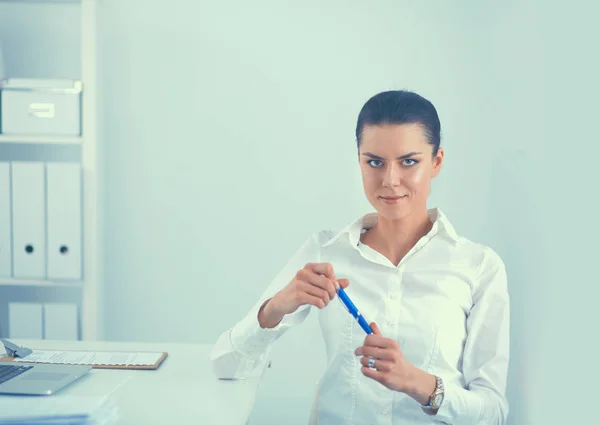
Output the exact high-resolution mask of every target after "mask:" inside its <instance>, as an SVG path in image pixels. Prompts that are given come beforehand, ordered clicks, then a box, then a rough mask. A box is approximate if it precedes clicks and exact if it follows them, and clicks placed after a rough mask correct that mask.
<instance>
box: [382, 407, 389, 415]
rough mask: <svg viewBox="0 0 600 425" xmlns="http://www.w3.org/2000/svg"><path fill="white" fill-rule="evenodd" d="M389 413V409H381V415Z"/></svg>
mask: <svg viewBox="0 0 600 425" xmlns="http://www.w3.org/2000/svg"><path fill="white" fill-rule="evenodd" d="M388 413H389V411H388V410H387V409H385V408H384V409H381V414H382V415H387V414H388Z"/></svg>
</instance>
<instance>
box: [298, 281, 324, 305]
mask: <svg viewBox="0 0 600 425" xmlns="http://www.w3.org/2000/svg"><path fill="white" fill-rule="evenodd" d="M298 289H299V290H300V291H302V292H306V293H307V294H310V295H312V296H315V297H317V298H320V299H322V300H323V302H324V303H325V305H327V304H329V301H331V296H330V294H329V292H327V291H326V290H324V289H321V288H319V287H318V286H315V285H311V284H310V283H306V282H300V284H299V286H298Z"/></svg>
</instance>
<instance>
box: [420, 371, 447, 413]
mask: <svg viewBox="0 0 600 425" xmlns="http://www.w3.org/2000/svg"><path fill="white" fill-rule="evenodd" d="M435 382H436V384H435V390H434V391H433V393H432V394H431V395H430V396H429V403H427V405H425V406H421V408H422V409H423V410H424V411H425V412H426V413H429V414H435V413H436V412H437V411H438V409H439V408H440V407H441V406H442V403H443V402H444V381H442V378H440V377H439V376H436V377H435Z"/></svg>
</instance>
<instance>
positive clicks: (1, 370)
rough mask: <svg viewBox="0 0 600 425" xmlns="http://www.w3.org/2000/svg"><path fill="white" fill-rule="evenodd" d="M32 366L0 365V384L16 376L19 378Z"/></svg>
mask: <svg viewBox="0 0 600 425" xmlns="http://www.w3.org/2000/svg"><path fill="white" fill-rule="evenodd" d="M32 367H33V366H27V365H23V366H13V365H7V364H6V365H5V364H0V384H2V383H4V382H6V381H8V380H9V379H12V378H14V377H16V376H19V375H20V374H22V373H23V372H27V371H28V370H29V369H31V368H32Z"/></svg>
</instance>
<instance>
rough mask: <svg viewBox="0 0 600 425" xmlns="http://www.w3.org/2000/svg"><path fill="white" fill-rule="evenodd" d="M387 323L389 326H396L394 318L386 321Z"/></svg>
mask: <svg viewBox="0 0 600 425" xmlns="http://www.w3.org/2000/svg"><path fill="white" fill-rule="evenodd" d="M386 324H387V325H388V326H394V321H393V320H388V321H387V322H386Z"/></svg>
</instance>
